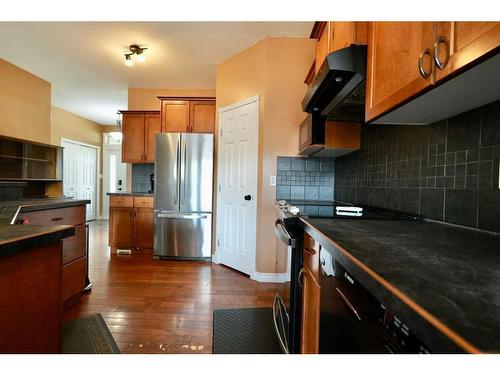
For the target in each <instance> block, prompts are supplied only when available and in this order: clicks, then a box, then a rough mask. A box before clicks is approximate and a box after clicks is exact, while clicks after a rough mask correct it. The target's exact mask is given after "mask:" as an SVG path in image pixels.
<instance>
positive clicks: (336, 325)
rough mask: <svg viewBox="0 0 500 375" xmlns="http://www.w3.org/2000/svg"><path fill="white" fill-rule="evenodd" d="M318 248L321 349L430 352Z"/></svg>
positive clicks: (339, 351) (333, 351) (367, 351)
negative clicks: (320, 254)
mask: <svg viewBox="0 0 500 375" xmlns="http://www.w3.org/2000/svg"><path fill="white" fill-rule="evenodd" d="M321 252H322V257H321V259H322V260H321V264H322V267H321V280H320V285H321V301H320V337H319V352H320V353H343V354H346V353H365V354H368V353H372V354H377V353H378V354H381V353H428V352H429V351H428V349H427V348H426V347H425V346H424V345H423V343H422V342H420V341H419V340H418V339H417V337H416V336H415V335H414V334H413V333H412V332H410V330H409V328H408V327H407V326H406V325H405V324H404V323H403V322H401V320H399V319H398V318H397V317H396V316H394V314H392V313H391V312H390V310H389V309H388V308H386V307H385V306H383V305H382V304H381V303H380V302H379V301H378V300H377V299H376V298H375V297H374V296H373V295H372V294H371V293H370V292H368V291H367V290H366V289H365V288H364V287H363V286H362V285H361V284H359V283H358V282H357V280H356V279H355V278H354V277H353V276H352V275H351V274H349V273H348V272H347V271H346V269H345V268H344V267H343V266H342V265H341V264H340V263H338V262H337V261H335V260H333V258H331V256H329V255H328V254H325V253H324V252H326V250H324V249H321ZM325 258H326V259H327V261H326V263H327V266H326V267H325Z"/></svg>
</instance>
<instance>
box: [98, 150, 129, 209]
mask: <svg viewBox="0 0 500 375" xmlns="http://www.w3.org/2000/svg"><path fill="white" fill-rule="evenodd" d="M126 186H127V164H125V163H122V148H121V147H116V146H105V147H104V152H103V189H102V192H103V197H102V216H103V218H105V219H108V218H109V196H108V195H107V193H119V192H124V191H125V190H126Z"/></svg>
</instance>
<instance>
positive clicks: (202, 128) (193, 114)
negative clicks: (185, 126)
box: [189, 100, 215, 133]
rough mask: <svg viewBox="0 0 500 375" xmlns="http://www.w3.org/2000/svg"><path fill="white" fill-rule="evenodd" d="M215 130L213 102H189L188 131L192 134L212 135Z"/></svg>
mask: <svg viewBox="0 0 500 375" xmlns="http://www.w3.org/2000/svg"><path fill="white" fill-rule="evenodd" d="M214 128H215V102H213V101H207V100H204V101H191V102H189V130H190V131H191V132H192V133H213V132H214Z"/></svg>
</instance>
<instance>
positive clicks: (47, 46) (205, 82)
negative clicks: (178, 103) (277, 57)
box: [0, 22, 313, 125]
mask: <svg viewBox="0 0 500 375" xmlns="http://www.w3.org/2000/svg"><path fill="white" fill-rule="evenodd" d="M312 25H313V22H74V23H72V22H1V23H0V45H1V46H2V48H1V50H0V58H3V59H5V60H7V61H9V62H11V63H13V64H15V65H17V66H19V67H21V68H23V69H25V70H27V71H29V72H31V73H33V74H35V75H37V76H39V77H41V78H43V79H45V80H47V81H49V82H51V83H52V105H54V106H56V107H59V108H62V109H64V110H67V111H70V112H73V113H76V114H78V115H80V116H82V117H85V118H87V119H90V120H93V121H95V122H98V123H100V124H106V125H107V124H113V123H114V122H115V120H116V111H117V110H118V109H123V108H126V107H127V89H128V88H215V70H216V65H217V64H219V63H221V62H223V61H224V60H226V59H228V58H229V57H231V56H232V55H234V54H235V53H237V52H239V51H241V50H243V49H245V48H247V47H249V46H251V45H252V44H255V43H256V42H257V41H259V40H261V39H262V38H265V37H267V36H308V35H309V33H310V31H311V28H312ZM133 43H137V44H139V45H141V46H143V45H144V46H147V47H148V50H147V51H146V59H147V60H146V62H145V63H143V64H139V63H136V64H135V65H134V66H133V67H127V66H125V64H124V57H123V53H124V52H125V51H126V49H127V47H128V46H129V45H130V44H133Z"/></svg>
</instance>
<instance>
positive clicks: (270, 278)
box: [250, 271, 290, 283]
mask: <svg viewBox="0 0 500 375" xmlns="http://www.w3.org/2000/svg"><path fill="white" fill-rule="evenodd" d="M250 278H251V279H252V280H255V281H258V282H260V283H286V282H287V281H290V277H289V275H288V274H287V273H263V272H257V271H255V272H254V274H253V275H251V276H250Z"/></svg>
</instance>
